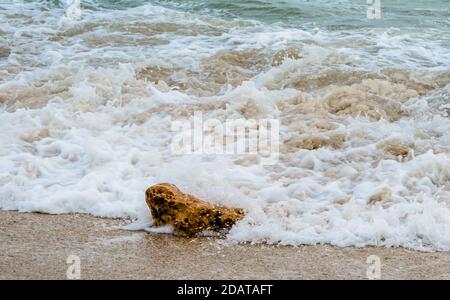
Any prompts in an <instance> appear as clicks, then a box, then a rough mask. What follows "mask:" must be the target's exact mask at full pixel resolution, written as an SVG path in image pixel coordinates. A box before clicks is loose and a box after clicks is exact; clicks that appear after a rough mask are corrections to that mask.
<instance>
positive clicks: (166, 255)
mask: <svg viewBox="0 0 450 300" xmlns="http://www.w3.org/2000/svg"><path fill="white" fill-rule="evenodd" d="M125 223H126V222H125V221H124V220H120V219H106V218H99V217H94V216H90V215H84V214H67V215H48V214H41V213H20V212H15V211H0V245H1V246H0V247H1V249H0V279H67V275H66V272H67V269H68V267H69V266H70V264H68V263H67V258H68V257H69V256H70V255H76V256H78V257H79V258H80V267H81V279H367V275H366V273H367V268H368V267H369V264H368V263H367V258H368V257H369V256H370V255H377V256H378V257H379V258H380V261H381V279H450V252H433V253H426V252H418V251H413V250H408V249H404V248H382V247H365V248H353V247H347V248H339V247H335V246H330V245H315V246H311V245H305V246H297V247H293V246H277V245H261V244H258V245H251V244H228V243H223V242H220V239H218V238H211V237H196V238H183V237H177V236H173V235H167V234H153V233H147V232H143V231H129V230H123V229H120V228H118V226H120V225H124V224H125Z"/></svg>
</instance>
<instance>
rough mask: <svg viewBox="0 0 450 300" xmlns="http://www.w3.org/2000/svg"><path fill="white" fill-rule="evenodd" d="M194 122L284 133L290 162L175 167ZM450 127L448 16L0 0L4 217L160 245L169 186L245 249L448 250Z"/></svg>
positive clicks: (362, 7)
mask: <svg viewBox="0 0 450 300" xmlns="http://www.w3.org/2000/svg"><path fill="white" fill-rule="evenodd" d="M77 2H79V3H77ZM368 3H369V4H368ZM373 5H376V6H378V7H371V6H373ZM373 12H375V14H373ZM196 112H201V113H202V114H203V118H204V119H214V120H219V121H221V122H225V121H230V120H232V121H233V120H239V119H252V120H261V119H271V120H277V121H278V122H279V124H280V130H279V139H280V145H279V149H278V152H279V153H277V154H278V156H277V160H276V161H275V162H272V163H271V164H263V163H261V160H259V159H258V157H256V158H255V157H254V156H252V155H238V154H237V155H225V154H218V155H204V154H201V153H200V154H199V153H197V154H195V153H184V154H179V153H174V152H173V151H171V147H170V145H171V143H172V141H173V139H174V137H175V136H176V135H177V134H179V132H176V131H174V130H172V129H173V122H174V120H190V119H191V118H192V116H194V114H195V113H196ZM449 114H450V4H449V2H448V1H447V0H433V1H418V0H409V1H407V0H390V1H385V0H380V1H365V0H334V1H333V0H316V1H307V0H285V1H281V0H274V1H268V0H252V1H250V0H245V1H242V0H240V1H237V0H210V1H194V0H192V1H191V0H186V1H181V0H180V1H156V0H155V1H151V0H148V1H146V0H139V1H131V0H122V1H112V0H110V1H108V0H86V1H83V0H81V1H75V0H67V1H58V0H53V1H36V0H28V1H25V0H10V1H5V0H0V208H1V209H3V210H19V211H24V212H29V211H39V212H47V213H54V214H59V213H89V214H92V215H95V216H104V217H119V218H131V219H134V220H136V223H135V224H138V225H137V226H135V227H136V228H145V227H148V226H150V225H151V224H152V219H151V216H150V213H149V210H148V208H147V207H146V204H145V201H144V200H145V199H144V197H145V194H144V192H145V190H146V188H148V187H149V186H151V185H152V184H155V183H159V182H171V183H174V184H176V185H177V186H179V187H180V189H182V190H183V191H186V192H189V193H192V194H195V195H197V196H199V197H201V198H203V199H205V200H208V201H209V202H211V203H216V204H220V205H226V206H235V207H242V208H244V209H245V211H246V216H245V218H244V219H243V220H242V221H241V222H239V223H238V224H237V225H235V226H234V227H233V228H232V230H231V231H230V233H229V234H228V236H227V237H228V239H230V240H232V241H237V242H255V243H258V242H265V243H276V244H286V245H299V244H316V243H330V244H333V245H338V246H366V245H384V246H404V247H409V248H413V249H432V250H450V207H449V205H450V115H449Z"/></svg>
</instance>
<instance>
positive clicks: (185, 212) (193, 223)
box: [145, 183, 244, 236]
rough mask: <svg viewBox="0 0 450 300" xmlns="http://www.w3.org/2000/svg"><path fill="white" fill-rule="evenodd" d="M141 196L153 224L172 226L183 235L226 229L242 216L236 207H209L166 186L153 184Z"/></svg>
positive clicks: (175, 188)
mask: <svg viewBox="0 0 450 300" xmlns="http://www.w3.org/2000/svg"><path fill="white" fill-rule="evenodd" d="M145 194H146V202H147V205H148V207H149V208H150V211H151V213H152V216H153V219H154V220H155V225H156V226H163V225H172V226H173V227H174V228H175V229H176V231H178V232H179V233H181V234H183V235H186V236H192V235H195V234H196V233H199V232H201V231H204V230H212V231H221V230H223V229H230V228H231V227H232V226H233V225H234V224H235V223H236V222H237V221H239V220H241V219H242V218H243V217H244V211H243V210H242V209H240V208H226V207H222V206H216V205H212V204H210V203H207V202H205V201H203V200H200V199H198V198H196V197H194V196H192V195H189V194H185V193H183V192H181V191H180V190H179V189H178V188H177V187H176V186H175V185H173V184H169V183H160V184H156V185H153V186H151V187H150V188H149V189H147V191H146V192H145Z"/></svg>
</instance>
